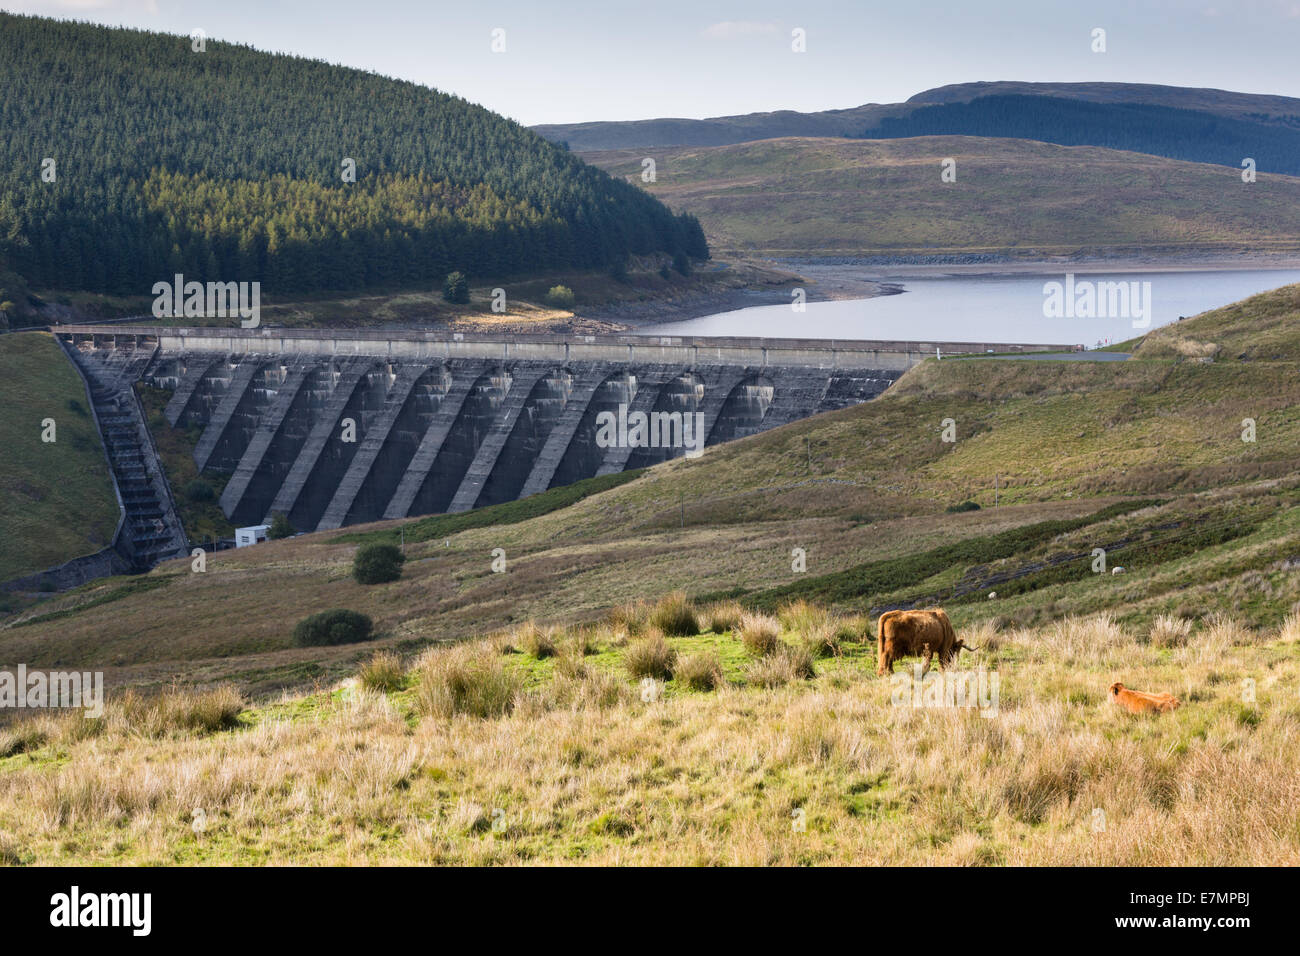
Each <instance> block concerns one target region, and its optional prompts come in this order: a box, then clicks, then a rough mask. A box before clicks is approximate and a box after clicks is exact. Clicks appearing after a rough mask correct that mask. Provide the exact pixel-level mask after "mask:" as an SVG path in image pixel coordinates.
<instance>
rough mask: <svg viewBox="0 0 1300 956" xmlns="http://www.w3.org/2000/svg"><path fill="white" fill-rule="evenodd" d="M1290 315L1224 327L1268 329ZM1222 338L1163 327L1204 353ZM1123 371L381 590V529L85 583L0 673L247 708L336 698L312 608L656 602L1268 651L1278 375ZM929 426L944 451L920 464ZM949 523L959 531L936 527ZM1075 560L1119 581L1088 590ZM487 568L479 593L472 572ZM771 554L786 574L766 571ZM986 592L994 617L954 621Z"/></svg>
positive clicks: (560, 500)
mask: <svg viewBox="0 0 1300 956" xmlns="http://www.w3.org/2000/svg"><path fill="white" fill-rule="evenodd" d="M1296 295H1297V289H1296V287H1289V288H1285V289H1281V290H1277V291H1275V292H1272V293H1267V294H1265V295H1262V296H1256V297H1254V298H1252V299H1250V300H1247V301H1246V302H1245V303H1242V304H1240V305H1238V306H1234V307H1231V308H1233V309H1239V310H1242V311H1243V312H1244V313H1245V314H1248V315H1251V316H1256V317H1259V318H1257V319H1256V320H1253V321H1257V322H1258V323H1259V324H1267V323H1268V322H1273V323H1275V324H1276V325H1277V326H1278V327H1279V328H1285V327H1286V325H1287V320H1286V318H1285V317H1286V316H1287V315H1290V314H1292V313H1293V310H1294V308H1295V297H1296ZM1226 312H1227V310H1219V311H1217V312H1213V313H1208V314H1207V315H1205V316H1203V317H1200V318H1197V319H1194V320H1189V321H1187V322H1184V323H1181V324H1180V325H1179V326H1178V327H1177V328H1178V330H1179V331H1180V332H1182V333H1185V334H1188V335H1196V336H1202V337H1204V338H1206V339H1209V340H1213V338H1214V337H1215V336H1217V337H1219V338H1222V339H1224V341H1230V338H1229V336H1230V334H1232V333H1231V332H1230V330H1231V329H1232V328H1235V327H1233V326H1232V325H1231V323H1230V322H1227V320H1226V319H1225V313H1226ZM1264 317H1268V318H1264ZM1225 322H1227V325H1226V326H1225ZM1202 330H1203V331H1202ZM1221 333H1222V334H1221ZM1166 334H1171V333H1167V332H1165V331H1164V330H1161V332H1159V333H1153V336H1152V338H1151V341H1152V342H1153V343H1154V342H1157V341H1159V340H1160V339H1161V338H1162V337H1163V336H1164V335H1166ZM1153 347H1154V346H1153ZM1145 348H1146V346H1143V347H1141V348H1139V350H1138V358H1135V359H1133V360H1131V361H1129V362H1123V363H1096V364H1090V363H1073V362H1072V363H1038V362H1032V363H1031V362H1015V361H999V360H980V361H952V360H946V361H943V362H927V363H926V364H924V365H922V366H919V367H917V368H916V369H914V370H913V371H912V372H910V373H908V374H907V375H906V376H905V377H904V378H903V379H901V380H900V381H899V382H898V383H897V384H896V385H895V386H894V387H893V388H892V389H890V391H889V392H887V393H886V394H885V395H884V396H882V397H881V398H879V399H877V400H875V401H873V402H870V403H868V404H866V405H862V406H858V407H855V408H850V409H845V410H842V411H839V412H834V413H830V414H827V415H821V416H817V417H816V418H813V419H808V420H805V421H802V422H798V423H795V424H793V425H790V426H786V427H783V428H780V429H776V430H774V431H771V432H768V433H764V434H761V435H756V436H752V437H751V438H748V439H745V440H743V441H739V442H734V443H729V444H727V445H724V446H720V447H718V448H714V449H710V450H709V451H708V452H707V453H706V454H705V455H704V456H702V457H701V458H699V459H697V460H694V461H687V460H678V461H675V462H672V463H670V464H668V465H666V466H663V467H656V468H653V469H650V470H649V471H647V472H646V473H644V474H643V475H641V476H640V477H637V478H636V479H635V480H632V481H629V482H627V483H625V484H620V485H618V486H617V487H611V488H606V489H605V490H603V491H598V493H590V494H586V493H585V492H584V494H585V496H584V497H577V499H576V500H575V497H576V496H574V495H573V494H572V492H571V491H570V490H568V489H557V490H556V491H554V492H547V493H546V495H543V496H538V498H535V499H529V500H528V501H526V502H521V503H514V504H511V505H504V506H500V507H499V508H491V509H485V510H484V511H482V512H475V513H474V517H473V520H472V521H469V520H460V519H438V518H433V519H425V520H422V521H411V522H406V523H405V527H407V529H408V531H409V532H410V533H409V534H408V536H407V538H406V547H407V555H408V559H409V560H408V562H407V565H406V569H405V571H404V574H403V578H402V580H400V581H398V582H395V583H393V584H388V585H381V586H377V587H363V586H361V585H358V584H356V583H355V582H354V581H352V579H351V577H350V575H349V568H350V561H351V556H352V554H353V553H354V551H355V548H356V547H357V546H358V544H359V543H361V542H364V541H367V540H389V541H397V540H400V539H399V538H398V535H397V533H396V529H397V528H398V527H399V525H398V524H397V523H384V524H380V525H376V526H374V527H373V528H366V527H361V528H349V529H347V530H346V531H341V532H334V533H323V534H316V535H310V536H307V537H304V538H300V539H295V540H292V541H285V542H273V543H269V544H266V545H262V546H259V547H257V548H252V549H245V550H242V551H239V552H226V553H222V554H218V555H213V556H210V557H209V560H208V569H207V571H206V573H202V574H197V573H193V572H192V571H191V570H190V565H189V563H188V562H174V563H171V564H167V565H164V566H162V567H160V568H159V569H157V570H156V571H154V572H153V573H152V574H151V575H149V576H148V577H147V578H146V579H144V580H146V581H149V582H151V586H152V587H154V588H155V589H157V590H159V591H160V592H161V593H153V592H144V591H138V590H134V589H132V588H128V587H124V586H123V585H122V584H121V583H119V582H114V581H108V582H103V583H98V584H94V585H90V586H87V587H86V588H83V589H80V590H79V591H76V592H73V593H70V594H68V595H65V596H61V597H60V598H58V599H56V600H54V601H51V602H48V603H46V604H44V605H42V606H41V607H39V608H35V609H32V610H30V611H27V612H25V613H24V614H23V615H21V616H19V617H16V618H11V619H10V620H9V622H7V624H6V625H5V626H4V627H3V629H0V661H6V660H11V661H18V660H24V661H29V662H41V661H44V662H52V661H55V660H77V661H81V662H84V663H86V664H87V665H90V664H94V665H96V666H103V667H106V668H108V669H109V670H110V679H111V680H113V681H116V682H143V683H151V682H167V681H169V680H170V679H171V678H172V677H174V676H177V675H179V676H180V677H181V678H182V679H185V680H196V681H199V682H210V681H212V680H215V679H219V678H231V679H234V680H237V681H238V682H239V683H241V684H242V685H243V686H245V687H247V688H249V689H252V690H254V691H259V692H260V691H265V690H267V689H272V688H276V687H282V686H295V685H299V684H301V683H303V682H304V681H311V680H313V679H317V678H327V677H333V676H339V675H342V674H345V673H346V672H347V671H348V669H349V668H350V667H352V666H354V664H355V662H356V660H357V659H358V657H359V656H360V655H361V654H363V653H367V652H368V650H369V648H358V647H355V646H344V647H340V648H330V649H303V648H295V647H293V646H292V643H291V630H292V624H293V623H294V622H295V621H297V620H299V619H300V618H302V617H305V616H307V615H308V614H311V613H314V612H315V611H319V610H321V609H323V608H325V607H349V608H353V609H355V610H358V611H361V612H363V613H366V614H369V615H371V616H372V617H373V618H374V619H375V622H376V627H377V629H378V631H379V638H378V641H379V644H380V645H381V646H388V647H397V648H406V649H408V650H414V649H415V648H418V647H421V646H424V645H427V644H429V643H431V642H440V641H445V640H458V639H463V638H466V637H471V636H473V635H475V634H481V633H483V632H484V631H485V630H490V629H494V628H498V627H508V626H510V625H512V624H514V623H517V622H518V621H520V620H522V619H524V618H526V617H536V618H537V619H539V620H541V621H543V622H560V623H567V622H572V621H574V620H588V619H591V618H594V617H597V616H599V615H600V614H601V613H603V612H604V610H605V609H607V608H609V607H610V606H612V605H615V604H618V603H620V602H623V601H626V600H629V599H633V598H637V597H641V596H646V595H651V596H653V595H656V594H660V593H663V592H666V591H670V590H674V589H681V590H686V591H688V592H689V593H691V594H692V595H696V596H704V597H710V598H712V597H720V596H724V595H738V596H740V597H742V598H743V599H744V600H745V601H746V602H748V603H750V604H751V605H752V606H755V607H767V608H771V607H774V606H775V605H776V604H778V603H780V601H781V600H784V599H787V598H789V597H795V596H806V597H809V598H812V599H815V600H819V601H827V602H829V603H831V604H833V605H834V606H836V607H837V608H841V609H844V610H852V611H855V612H857V611H864V610H869V609H873V608H876V609H878V608H879V607H882V606H886V605H889V604H896V603H908V602H913V601H921V602H926V601H929V600H931V599H939V600H942V601H944V602H948V603H952V605H953V612H954V615H955V616H956V618H957V619H958V620H959V621H966V622H970V621H976V620H979V619H982V617H986V616H988V615H989V614H997V615H1000V616H1003V617H1005V618H1007V619H1008V620H1014V621H1017V622H1019V623H1023V624H1027V625H1030V624H1032V625H1042V624H1045V623H1046V622H1048V621H1051V620H1053V619H1055V618H1057V617H1059V616H1061V615H1063V614H1069V613H1093V612H1097V611H1105V610H1110V611H1113V612H1114V613H1115V614H1116V615H1117V616H1118V617H1119V618H1120V619H1121V620H1122V621H1123V622H1124V623H1125V624H1128V625H1132V626H1145V625H1146V624H1148V623H1149V622H1150V621H1151V620H1152V619H1153V618H1154V617H1156V616H1158V615H1159V614H1163V613H1186V614H1190V615H1198V614H1203V613H1210V612H1213V611H1221V612H1224V613H1230V614H1237V615H1243V616H1245V617H1246V618H1248V619H1249V620H1250V621H1251V622H1252V623H1254V624H1256V625H1259V626H1274V625H1276V624H1277V622H1278V621H1280V620H1281V618H1282V617H1283V616H1284V615H1285V614H1286V613H1287V611H1288V609H1289V608H1290V607H1291V605H1292V604H1293V603H1294V602H1296V601H1298V600H1300V576H1297V575H1296V573H1295V572H1294V570H1288V567H1289V565H1288V564H1287V562H1288V561H1290V560H1291V559H1292V558H1293V557H1295V556H1296V555H1300V510H1298V509H1297V499H1296V489H1297V487H1300V478H1297V477H1296V476H1297V473H1300V414H1297V412H1296V409H1297V408H1300V377H1297V376H1296V374H1295V370H1296V359H1295V357H1293V356H1294V355H1295V354H1300V353H1292V354H1291V355H1288V354H1287V353H1279V354H1281V355H1282V357H1281V358H1280V359H1269V360H1267V361H1258V360H1252V361H1240V360H1236V359H1233V358H1231V357H1230V356H1228V357H1221V358H1220V359H1218V360H1216V361H1214V362H1210V363H1203V362H1199V361H1191V360H1176V359H1171V358H1164V357H1155V358H1150V359H1145V358H1142V354H1143V349H1145ZM948 417H951V418H954V419H955V421H956V425H957V439H958V440H957V441H956V443H954V444H946V443H944V442H942V441H941V440H940V431H941V422H942V420H943V419H944V418H948ZM1245 418H1253V419H1255V421H1256V423H1257V424H1256V433H1257V434H1256V438H1257V440H1256V441H1255V442H1253V443H1247V442H1243V441H1242V439H1241V431H1242V424H1241V423H1242V420H1243V419H1245ZM995 483H996V486H997V492H996V494H997V501H996V503H997V505H998V507H996V508H995V507H993V505H994V503H995V500H994V495H995V490H994V486H995ZM548 496H557V497H556V498H555V500H554V501H551V500H550V498H549V497H548ZM966 501H973V502H976V503H978V504H979V505H980V506H981V508H980V509H979V510H972V511H965V512H962V513H949V512H948V509H949V508H952V507H954V506H956V505H959V504H960V503H962V502H966ZM548 502H550V504H548ZM550 505H555V507H551V506H550ZM1095 547H1103V548H1106V549H1108V550H1109V551H1112V552H1114V554H1113V556H1112V558H1111V561H1110V563H1111V564H1112V565H1114V564H1122V565H1124V566H1126V567H1128V568H1130V569H1131V570H1134V569H1136V570H1137V571H1139V572H1140V573H1132V574H1129V575H1121V576H1114V577H1112V576H1111V575H1103V576H1099V575H1095V574H1092V573H1091V552H1092V549H1093V548H1095ZM496 548H502V549H504V551H505V553H506V556H507V562H508V568H507V572H506V573H505V574H498V573H494V572H493V570H492V552H493V550H494V549H496ZM795 548H802V549H804V551H805V552H806V553H807V571H806V572H802V573H797V572H795V571H793V570H792V565H791V561H792V556H791V552H792V550H793V549H795ZM990 590H992V591H998V592H999V594H1000V596H999V598H998V600H997V602H996V603H994V604H984V603H981V601H980V600H976V599H977V598H979V597H980V595H981V594H985V593H987V591H990ZM197 619H203V620H219V621H223V622H226V623H225V624H223V626H221V627H213V628H195V627H194V626H193V622H194V621H195V620H197Z"/></svg>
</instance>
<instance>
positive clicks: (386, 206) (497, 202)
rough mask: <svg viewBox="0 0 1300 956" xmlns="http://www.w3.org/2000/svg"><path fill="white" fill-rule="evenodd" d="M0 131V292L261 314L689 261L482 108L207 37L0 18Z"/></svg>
mask: <svg viewBox="0 0 1300 956" xmlns="http://www.w3.org/2000/svg"><path fill="white" fill-rule="evenodd" d="M0 131H2V133H3V135H0V278H3V272H4V271H5V270H6V269H7V270H12V272H16V273H18V274H19V275H21V276H22V277H24V278H25V279H26V280H27V281H28V282H29V283H31V284H32V285H36V286H42V287H50V288H60V289H88V290H94V291H103V292H114V293H125V294H148V293H149V291H150V289H151V287H152V285H153V283H155V282H157V281H160V280H164V279H168V278H169V277H170V276H172V275H173V274H174V273H177V272H180V273H183V274H184V275H185V277H186V279H187V280H189V279H198V280H200V281H209V280H213V281H251V280H261V281H262V283H263V294H264V295H272V296H273V295H275V294H276V293H279V292H301V291H314V290H352V289H363V288H371V287H394V286H402V285H406V284H414V283H428V282H430V281H441V279H442V278H443V277H444V276H445V275H446V274H447V273H448V272H449V271H451V270H461V271H464V272H466V273H468V274H470V275H471V276H474V275H478V276H500V275H508V274H511V273H519V272H523V271H530V272H532V271H542V270H547V269H552V268H561V267H600V266H606V265H609V264H612V263H614V262H616V261H620V260H622V259H623V258H625V257H626V256H627V255H628V254H630V253H635V254H644V253H649V252H655V251H663V252H666V253H674V254H675V253H677V252H686V253H688V254H690V255H693V256H696V257H706V256H707V255H708V250H707V247H706V245H705V241H704V235H703V232H702V230H701V229H700V227H699V224H698V223H697V222H696V221H695V220H694V219H693V218H692V217H689V216H674V215H673V214H672V212H671V211H670V210H669V209H668V208H667V207H666V206H664V205H663V204H662V203H661V202H660V201H659V200H657V199H655V198H654V197H652V196H650V195H648V194H646V193H645V192H643V191H642V190H640V189H638V188H636V187H635V186H633V185H631V184H629V183H626V182H623V181H620V180H616V179H613V178H611V177H610V176H608V175H607V174H606V173H604V172H602V171H600V170H598V169H596V168H594V167H591V166H588V165H586V164H585V163H583V162H582V161H581V160H579V159H578V158H577V157H576V156H573V155H571V154H569V153H568V152H566V151H565V150H564V149H562V148H560V147H557V146H554V145H552V144H550V143H548V142H547V141H546V140H544V139H542V138H541V137H540V136H538V135H536V134H535V133H533V132H531V131H529V130H527V129H525V128H523V127H521V126H519V125H518V124H516V123H514V122H511V121H509V120H507V119H505V118H504V117H501V116H498V115H497V114H495V113H492V112H490V111H488V110H486V109H483V108H481V107H478V106H475V105H473V104H470V103H468V102H466V101H465V100H462V99H459V98H457V97H453V96H449V95H446V94H444V93H440V92H438V91H436V90H432V89H429V88H427V87H422V86H418V85H416V84H413V83H407V82H402V81H397V80H392V79H387V78H384V77H381V76H378V75H375V74H373V73H367V72H363V71H360V70H355V69H349V68H345V67H340V66H332V65H329V64H326V63H322V62H318V61H313V60H305V59H300V58H297V57H291V56H284V55H278V54H269V53H263V52H259V51H256V50H254V49H252V48H250V47H246V46H240V45H234V44H228V43H220V42H216V41H214V40H212V39H208V40H207V41H206V49H205V50H204V51H202V52H195V51H194V50H193V49H192V44H191V40H190V38H189V37H180V36H168V35H163V34H156V33H146V32H140V31H134V30H122V29H111V28H105V27H100V26H92V25H89V24H80V23H69V22H62V21H55V20H49V19H44V18H37V17H24V16H11V15H8V14H3V13H0ZM47 159H52V160H53V161H54V166H53V173H54V178H53V181H46V179H45V178H43V176H42V170H43V168H47V167H48V164H47V163H46V160H47ZM349 159H350V160H352V161H354V162H355V170H356V172H355V182H352V183H348V182H345V181H344V177H343V173H344V168H345V161H346V160H349ZM11 280H12V281H17V280H13V279H12V277H11ZM0 284H3V283H0Z"/></svg>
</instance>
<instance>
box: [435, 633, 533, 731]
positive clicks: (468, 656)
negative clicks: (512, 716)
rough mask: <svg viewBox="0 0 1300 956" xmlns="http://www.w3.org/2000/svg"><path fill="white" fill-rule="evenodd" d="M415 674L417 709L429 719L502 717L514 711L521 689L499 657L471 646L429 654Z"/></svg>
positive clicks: (519, 680)
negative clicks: (464, 715) (429, 717)
mask: <svg viewBox="0 0 1300 956" xmlns="http://www.w3.org/2000/svg"><path fill="white" fill-rule="evenodd" d="M416 674H417V683H416V691H415V700H416V707H417V709H418V710H419V712H420V713H422V714H425V715H428V716H431V717H454V716H456V715H457V714H467V715H469V716H471V717H502V716H504V715H506V714H508V713H510V712H511V711H512V710H514V708H515V700H516V698H517V697H518V695H519V692H520V690H521V689H522V682H521V679H520V677H519V675H518V674H516V673H515V672H514V671H512V670H509V669H507V668H506V666H505V665H504V664H503V663H502V662H501V656H500V655H498V654H493V653H491V651H490V650H484V649H479V648H474V647H463V648H454V649H452V650H442V649H438V650H434V651H431V652H430V653H429V654H427V655H425V657H424V658H423V660H422V661H421V662H420V664H419V665H417V667H416Z"/></svg>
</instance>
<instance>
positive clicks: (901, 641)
mask: <svg viewBox="0 0 1300 956" xmlns="http://www.w3.org/2000/svg"><path fill="white" fill-rule="evenodd" d="M963 648H966V645H965V644H964V643H963V642H961V641H959V640H957V635H956V634H955V633H954V632H953V629H952V622H951V621H949V620H948V614H947V613H946V612H945V611H944V610H943V609H942V608H937V607H934V608H929V609H928V610H924V611H886V612H885V613H884V614H882V615H880V620H879V621H878V622H877V623H876V653H877V656H878V659H879V666H878V667H877V668H876V673H877V674H881V675H884V674H892V673H893V672H894V661H896V660H898V659H899V658H901V657H916V656H924V657H925V665H924V666H923V667H922V668H921V673H922V674H925V673H927V672H928V671H929V670H930V660H931V658H932V657H934V656H935V655H938V657H939V666H940V667H942V668H945V669H947V667H948V665H949V664H951V663H952V662H953V661H954V660H955V659H956V657H957V655H958V654H959V653H961V651H962V649H963ZM966 649H967V650H975V648H966Z"/></svg>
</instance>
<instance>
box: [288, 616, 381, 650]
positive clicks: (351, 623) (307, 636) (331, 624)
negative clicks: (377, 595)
mask: <svg viewBox="0 0 1300 956" xmlns="http://www.w3.org/2000/svg"><path fill="white" fill-rule="evenodd" d="M373 630H374V622H373V621H371V620H370V618H368V617H366V616H365V615H364V614H358V613H357V612H356V611H345V610H343V609H342V608H334V609H333V610H329V611H321V612H320V613H319V614H313V615H312V616H311V617H305V618H303V619H302V620H301V621H299V622H298V625H297V627H295V628H294V629H293V642H294V644H296V645H297V646H298V647H327V646H330V645H333V644H357V643H360V642H361V641H368V640H370V636H371V632H372V631H373Z"/></svg>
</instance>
